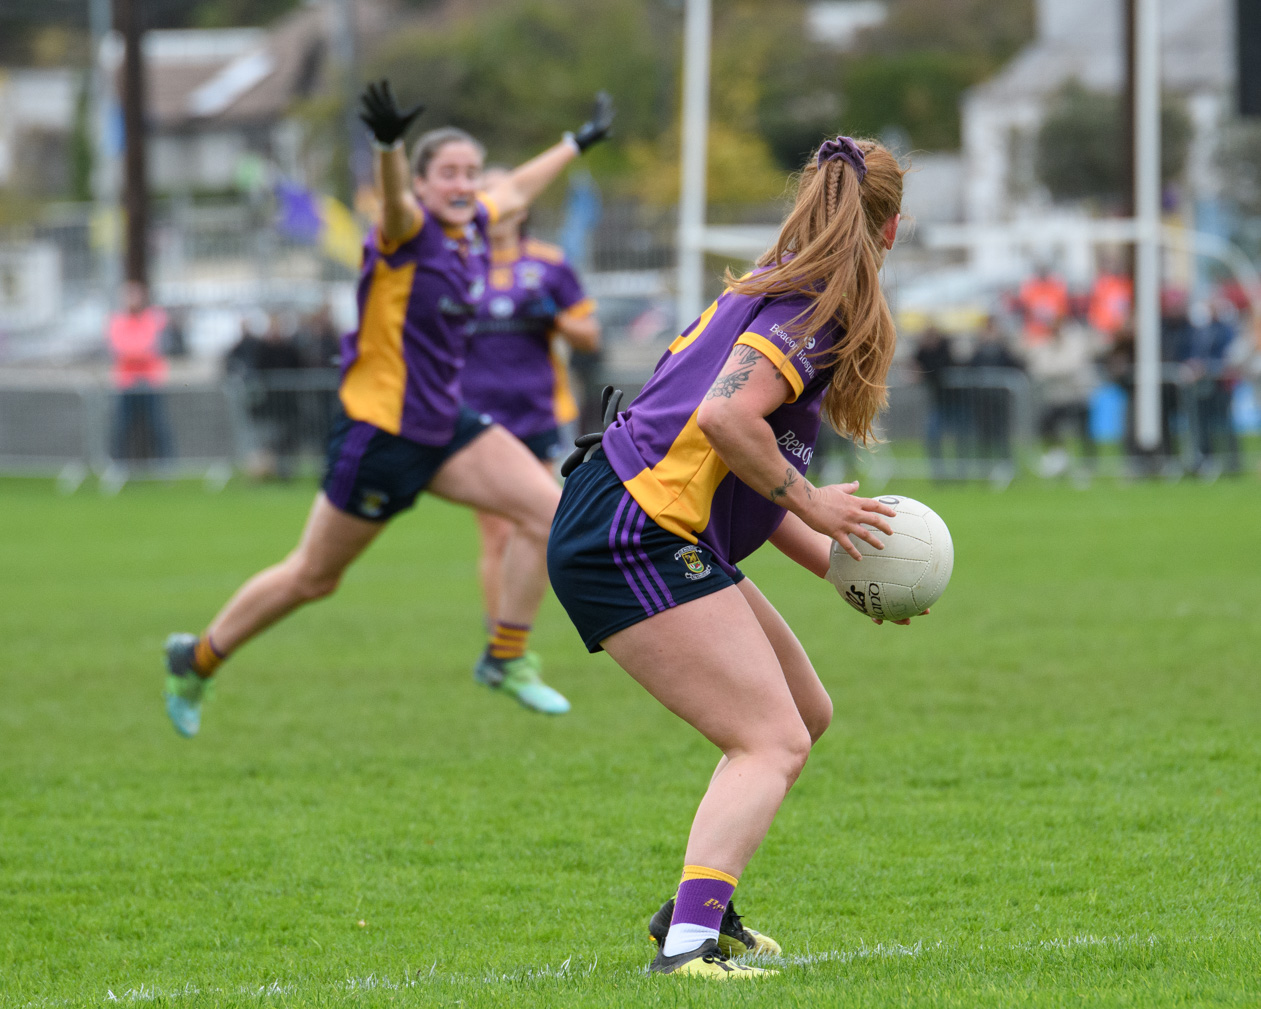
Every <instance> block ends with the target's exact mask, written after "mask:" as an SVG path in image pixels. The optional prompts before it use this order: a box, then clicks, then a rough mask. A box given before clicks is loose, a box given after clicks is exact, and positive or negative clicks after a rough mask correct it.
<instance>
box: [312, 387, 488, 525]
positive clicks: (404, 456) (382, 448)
mask: <svg viewBox="0 0 1261 1009" xmlns="http://www.w3.org/2000/svg"><path fill="white" fill-rule="evenodd" d="M491 423H492V421H491V419H490V418H489V417H487V416H486V414H484V413H478V412H477V411H475V410H470V409H469V408H468V407H467V406H461V407H460V415H459V417H457V418H456V422H455V434H454V435H453V436H452V438H451V440H450V441H449V442H447V443H446V444H445V445H421V444H420V443H419V442H414V441H409V440H408V439H407V438H400V437H399V436H398V435H394V434H390V433H389V432H388V431H382V430H381V429H380V428H379V427H375V426H373V425H372V424H368V423H365V422H364V421H361V420H351V419H350V418H349V417H347V416H346V415H345V414H344V413H343V414H341V415H340V416H339V417H338V418H337V421H336V423H334V425H333V430H332V432H331V433H330V434H329V436H328V458H327V461H326V462H325V467H324V481H323V484H322V486H323V488H324V494H325V496H326V497H327V498H328V500H329V501H330V502H331V503H332V504H333V506H334V507H335V508H337V509H338V510H340V511H344V512H346V514H348V515H354V516H356V517H357V518H361V519H367V520H368V521H370V522H384V521H386V520H387V519H389V518H392V517H393V516H395V515H397V514H398V513H399V512H401V511H406V510H407V509H408V508H410V507H411V506H412V505H414V504H415V503H416V498H417V497H418V496H419V495H420V492H421V491H423V490H424V489H425V488H426V487H428V486H429V482H430V481H431V480H433V478H434V474H435V473H437V472H438V470H439V469H440V468H441V466H442V464H443V463H444V462H446V461H447V460H448V459H450V458H451V457H452V456H453V455H455V453H456V452H458V451H460V449H462V448H464V446H465V445H467V444H468V443H469V442H471V441H472V440H473V439H474V438H476V437H477V436H478V435H479V434H481V433H482V432H483V431H485V430H487V429H488V428H489V427H490V426H491Z"/></svg>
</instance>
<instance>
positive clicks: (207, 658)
mask: <svg viewBox="0 0 1261 1009" xmlns="http://www.w3.org/2000/svg"><path fill="white" fill-rule="evenodd" d="M225 658H226V656H225V655H223V653H221V652H220V651H219V649H218V648H216V647H215V643H214V642H213V641H212V640H211V638H210V632H209V631H207V632H206V633H205V634H203V635H202V636H201V637H200V638H198V639H197V645H196V647H195V648H193V672H195V673H196V674H197V675H198V676H200V677H202V678H203V679H208V678H209V677H211V676H214V674H215V670H216V669H218V668H219V663H221V662H222V661H223V660H224V659H225Z"/></svg>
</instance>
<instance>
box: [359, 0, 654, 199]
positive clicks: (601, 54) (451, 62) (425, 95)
mask: <svg viewBox="0 0 1261 1009" xmlns="http://www.w3.org/2000/svg"><path fill="white" fill-rule="evenodd" d="M675 20H677V18H676V17H674V16H673V15H672V14H671V13H670V12H668V11H665V10H664V9H663V8H662V6H661V5H660V4H657V3H651V4H645V3H643V2H641V0H603V2H601V3H598V4H588V3H582V2H577V0H517V2H512V3H502V4H498V5H496V6H495V7H494V8H493V9H486V10H482V11H479V12H477V13H475V14H473V15H472V16H470V17H467V18H463V19H460V20H458V21H455V22H453V23H450V24H448V25H446V26H445V28H444V30H443V31H442V32H441V33H435V32H434V31H432V30H431V29H428V28H421V29H414V30H410V31H405V32H400V33H399V34H398V35H396V36H395V37H394V38H393V39H391V40H390V41H389V42H388V43H387V44H386V45H385V46H384V47H383V48H382V49H381V50H380V51H378V52H377V53H375V54H373V55H372V56H371V57H370V58H369V60H368V61H367V70H366V76H367V77H369V78H376V77H388V78H389V79H390V80H391V81H392V82H393V84H394V90H395V92H396V93H397V94H398V95H399V96H400V100H401V101H403V102H408V101H423V102H424V103H425V104H426V106H427V111H426V112H425V115H424V118H423V119H422V120H421V124H420V125H421V128H422V129H423V128H432V127H435V126H439V125H442V124H445V123H453V124H456V125H459V126H461V127H463V128H464V129H467V130H469V131H470V132H471V133H473V134H474V135H476V136H477V137H478V138H479V139H481V140H482V141H483V143H485V144H486V146H487V149H488V150H489V152H490V156H491V157H492V158H493V159H494V160H496V161H504V162H510V163H515V162H517V161H520V160H522V159H524V158H526V157H529V156H531V155H533V154H535V153H537V152H538V151H539V150H541V149H542V148H544V147H546V146H548V145H550V144H553V143H555V142H556V140H557V139H559V137H560V135H561V133H563V132H564V131H565V130H572V129H576V128H577V127H578V126H580V125H581V124H582V122H583V121H584V119H585V117H586V116H587V114H588V112H589V111H590V108H591V101H592V98H593V96H594V95H595V92H596V91H598V90H600V89H601V88H603V89H605V90H607V91H609V92H611V93H612V95H613V96H614V99H615V101H616V102H617V121H616V124H615V127H614V135H615V138H616V140H615V142H614V143H613V144H607V145H606V144H602V145H600V146H599V147H596V148H594V149H593V150H592V152H591V155H590V156H589V162H588V164H589V167H590V168H591V169H592V171H593V172H595V173H596V174H597V175H600V176H604V177H606V178H607V177H618V176H625V174H626V173H627V172H628V171H629V169H630V161H629V155H628V150H629V145H633V144H634V143H636V142H640V143H642V142H645V141H649V140H654V139H655V138H656V137H657V136H658V134H659V133H660V132H661V131H662V129H663V127H664V126H665V125H666V124H667V123H668V122H669V116H670V113H671V112H672V111H673V108H674V105H675V101H676V98H675V86H676V76H677V67H676V56H675V53H674V52H673V46H671V45H669V44H668V42H669V41H673V39H674V38H676V37H677V31H675V26H674V25H673V23H672V22H673V21H675ZM663 40H665V41H666V44H663Z"/></svg>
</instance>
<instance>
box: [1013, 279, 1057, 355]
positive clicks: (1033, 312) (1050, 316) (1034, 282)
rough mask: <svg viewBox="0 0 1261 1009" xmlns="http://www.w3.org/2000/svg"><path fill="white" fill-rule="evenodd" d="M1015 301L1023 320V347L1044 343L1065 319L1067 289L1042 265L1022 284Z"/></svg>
mask: <svg viewBox="0 0 1261 1009" xmlns="http://www.w3.org/2000/svg"><path fill="white" fill-rule="evenodd" d="M1016 302H1017V304H1018V306H1019V308H1020V312H1021V315H1022V316H1023V317H1024V339H1025V344H1026V346H1030V347H1032V346H1035V345H1036V344H1039V343H1046V342H1047V341H1048V340H1050V339H1051V337H1052V336H1053V335H1054V333H1055V331H1056V328H1057V327H1058V326H1059V325H1060V323H1061V322H1063V321H1064V320H1065V319H1066V318H1067V317H1068V287H1067V286H1066V285H1065V284H1064V281H1063V280H1062V279H1061V278H1060V277H1057V276H1056V275H1055V274H1053V273H1052V272H1051V271H1050V270H1049V269H1048V268H1047V267H1045V266H1043V267H1039V268H1038V272H1037V273H1036V274H1035V275H1034V276H1032V277H1030V278H1029V279H1028V280H1026V281H1025V282H1024V284H1023V285H1021V288H1020V293H1019V294H1018V295H1017V298H1016Z"/></svg>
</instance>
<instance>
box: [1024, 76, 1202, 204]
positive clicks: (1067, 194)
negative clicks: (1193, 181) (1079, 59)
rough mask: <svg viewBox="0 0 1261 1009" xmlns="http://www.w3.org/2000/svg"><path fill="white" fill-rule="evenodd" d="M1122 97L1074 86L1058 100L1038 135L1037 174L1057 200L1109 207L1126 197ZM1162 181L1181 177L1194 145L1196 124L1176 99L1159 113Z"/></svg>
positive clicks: (1073, 83) (1166, 101)
mask: <svg viewBox="0 0 1261 1009" xmlns="http://www.w3.org/2000/svg"><path fill="white" fill-rule="evenodd" d="M1121 101H1122V99H1121V96H1119V95H1115V94H1105V93H1102V92H1098V91H1091V90H1089V89H1088V88H1086V87H1084V86H1083V85H1082V84H1081V82H1079V81H1070V82H1069V83H1068V84H1066V85H1065V86H1064V87H1063V88H1062V89H1060V91H1059V93H1058V94H1057V95H1056V96H1055V98H1054V99H1053V101H1052V104H1051V107H1050V109H1049V110H1048V111H1047V115H1046V117H1045V118H1044V119H1043V120H1042V128H1041V130H1040V131H1039V133H1038V151H1037V174H1038V178H1039V180H1040V181H1041V182H1042V184H1043V185H1045V186H1046V187H1047V189H1049V190H1050V192H1051V195H1052V196H1053V197H1054V198H1055V199H1057V200H1095V201H1098V202H1101V203H1104V204H1107V205H1110V206H1115V205H1117V204H1119V202H1120V201H1121V198H1122V192H1123V188H1124V187H1123V182H1124V173H1125V170H1126V168H1125V159H1124V150H1123V149H1122V145H1121V144H1120V142H1119V141H1118V135H1119V133H1120V131H1121V128H1122V123H1123V119H1122V115H1121V112H1122V110H1121ZM1160 131H1161V152H1160V177H1161V181H1162V182H1170V181H1172V180H1174V179H1176V178H1178V177H1179V176H1180V175H1181V174H1182V169H1183V168H1184V167H1185V165H1186V160H1187V147H1188V145H1189V144H1190V142H1191V135H1192V128H1191V120H1190V118H1189V117H1188V116H1187V111H1186V107H1185V105H1184V104H1183V102H1182V100H1181V99H1180V98H1178V97H1176V96H1171V95H1165V97H1164V100H1163V101H1162V103H1161V109H1160Z"/></svg>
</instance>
